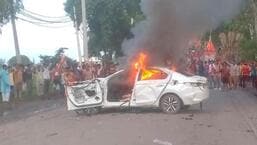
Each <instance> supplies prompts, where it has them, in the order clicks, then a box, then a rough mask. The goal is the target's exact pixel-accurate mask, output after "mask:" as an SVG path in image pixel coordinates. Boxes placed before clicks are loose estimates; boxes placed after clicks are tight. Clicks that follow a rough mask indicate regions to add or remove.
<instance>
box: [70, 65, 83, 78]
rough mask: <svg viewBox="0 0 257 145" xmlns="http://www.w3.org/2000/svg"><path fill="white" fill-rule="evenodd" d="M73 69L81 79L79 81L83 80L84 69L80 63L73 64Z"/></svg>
mask: <svg viewBox="0 0 257 145" xmlns="http://www.w3.org/2000/svg"><path fill="white" fill-rule="evenodd" d="M72 70H73V72H74V74H75V75H76V76H77V78H78V79H79V80H78V81H81V80H83V77H82V70H81V67H80V66H79V64H78V63H75V64H74V65H73V67H72Z"/></svg>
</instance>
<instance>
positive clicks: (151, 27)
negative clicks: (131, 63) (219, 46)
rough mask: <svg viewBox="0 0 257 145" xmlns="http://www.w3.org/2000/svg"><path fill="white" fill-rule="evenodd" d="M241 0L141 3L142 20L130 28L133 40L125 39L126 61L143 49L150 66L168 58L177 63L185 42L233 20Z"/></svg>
mask: <svg viewBox="0 0 257 145" xmlns="http://www.w3.org/2000/svg"><path fill="white" fill-rule="evenodd" d="M243 2H244V1H243V0H141V9H142V11H143V13H144V15H145V16H146V19H145V20H144V21H141V22H140V23H138V24H136V26H135V27H134V28H133V29H132V32H133V34H134V36H135V37H134V38H133V39H130V40H125V41H124V42H123V45H122V49H123V51H124V52H125V55H126V58H127V59H126V60H129V59H130V58H131V57H133V56H135V55H136V54H138V52H140V51H142V50H144V51H147V52H148V53H149V55H150V59H151V63H152V65H160V64H162V63H163V62H164V60H165V59H167V58H169V59H171V60H172V61H174V62H176V63H178V62H179V61H180V60H181V58H183V57H184V56H183V54H184V52H185V49H186V48H187V47H188V42H189V41H190V40H191V39H192V38H196V37H200V36H201V35H203V34H204V33H205V32H207V31H209V30H210V29H214V28H216V27H217V26H218V25H220V24H221V23H222V22H223V21H225V20H229V19H231V18H233V17H235V16H236V15H237V14H238V13H239V12H240V10H241V8H242V7H243Z"/></svg>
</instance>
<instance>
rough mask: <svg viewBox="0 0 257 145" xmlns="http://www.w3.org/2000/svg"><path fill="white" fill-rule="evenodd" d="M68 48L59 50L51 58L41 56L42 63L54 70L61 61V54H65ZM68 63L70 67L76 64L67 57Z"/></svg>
mask: <svg viewBox="0 0 257 145" xmlns="http://www.w3.org/2000/svg"><path fill="white" fill-rule="evenodd" d="M67 49H68V48H63V47H61V48H59V49H58V50H57V51H56V53H55V55H54V56H49V55H40V56H39V58H40V63H41V64H43V65H44V66H50V68H53V67H54V66H55V65H56V64H57V63H58V62H59V61H60V59H61V54H63V53H64V52H65V50H67ZM66 61H67V63H68V65H72V64H74V63H75V61H74V60H72V59H71V58H69V57H66Z"/></svg>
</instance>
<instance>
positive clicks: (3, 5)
mask: <svg viewBox="0 0 257 145" xmlns="http://www.w3.org/2000/svg"><path fill="white" fill-rule="evenodd" d="M13 1H14V3H13V5H14V9H13V13H14V14H16V12H18V11H19V10H20V9H21V8H23V4H22V0H13ZM11 14H12V0H0V23H2V24H6V23H8V22H9V20H10V18H11Z"/></svg>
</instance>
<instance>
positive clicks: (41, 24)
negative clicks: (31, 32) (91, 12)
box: [16, 16, 70, 28]
mask: <svg viewBox="0 0 257 145" xmlns="http://www.w3.org/2000/svg"><path fill="white" fill-rule="evenodd" d="M16 18H18V19H19V20H22V21H24V22H27V23H31V24H34V25H37V26H40V27H47V28H64V27H69V26H70V25H63V26H53V25H49V24H48V25H47V23H40V22H35V21H31V20H28V19H26V18H22V17H18V16H17V17H16Z"/></svg>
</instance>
